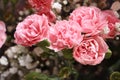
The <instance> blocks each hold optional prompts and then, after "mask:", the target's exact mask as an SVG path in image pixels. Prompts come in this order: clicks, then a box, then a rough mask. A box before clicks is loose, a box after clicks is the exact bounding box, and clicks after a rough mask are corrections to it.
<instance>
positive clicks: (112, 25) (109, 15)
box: [102, 10, 120, 38]
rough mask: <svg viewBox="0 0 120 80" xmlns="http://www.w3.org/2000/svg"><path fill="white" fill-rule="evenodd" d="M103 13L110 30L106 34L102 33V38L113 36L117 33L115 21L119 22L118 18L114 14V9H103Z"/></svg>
mask: <svg viewBox="0 0 120 80" xmlns="http://www.w3.org/2000/svg"><path fill="white" fill-rule="evenodd" d="M103 13H104V15H105V16H106V17H107V21H108V28H109V30H110V31H109V33H108V34H102V37H103V38H114V37H115V36H116V35H117V33H118V31H117V27H116V23H120V20H119V19H118V17H117V15H116V14H115V11H112V10H105V11H103Z"/></svg>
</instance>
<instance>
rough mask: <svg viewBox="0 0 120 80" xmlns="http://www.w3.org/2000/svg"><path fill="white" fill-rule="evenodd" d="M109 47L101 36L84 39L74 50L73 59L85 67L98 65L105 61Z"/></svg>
mask: <svg viewBox="0 0 120 80" xmlns="http://www.w3.org/2000/svg"><path fill="white" fill-rule="evenodd" d="M107 51H108V46H107V44H106V43H105V41H104V40H103V38H101V37H99V36H94V37H90V38H86V39H84V40H83V41H82V42H81V43H80V45H79V46H77V47H75V48H74V50H73V57H74V59H75V60H76V61H78V62H79V63H81V64H84V65H96V64H99V63H101V61H102V60H103V59H104V56H105V53H106V52H107Z"/></svg>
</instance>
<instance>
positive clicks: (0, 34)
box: [0, 21, 7, 48]
mask: <svg viewBox="0 0 120 80" xmlns="http://www.w3.org/2000/svg"><path fill="white" fill-rule="evenodd" d="M5 32H6V28H5V24H4V22H3V21H0V48H1V47H2V45H3V44H4V43H5V41H6V38H7V36H6V33H5Z"/></svg>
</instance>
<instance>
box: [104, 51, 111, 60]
mask: <svg viewBox="0 0 120 80" xmlns="http://www.w3.org/2000/svg"><path fill="white" fill-rule="evenodd" d="M111 56H112V51H111V50H110V49H108V52H107V53H106V54H105V59H109V58H110V57H111Z"/></svg>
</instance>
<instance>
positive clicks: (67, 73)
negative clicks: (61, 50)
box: [59, 67, 71, 79]
mask: <svg viewBox="0 0 120 80" xmlns="http://www.w3.org/2000/svg"><path fill="white" fill-rule="evenodd" d="M70 74H71V69H70V68H69V67H63V68H62V69H61V70H60V72H59V77H61V78H63V79H64V78H68V77H69V76H70Z"/></svg>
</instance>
